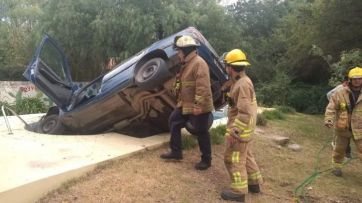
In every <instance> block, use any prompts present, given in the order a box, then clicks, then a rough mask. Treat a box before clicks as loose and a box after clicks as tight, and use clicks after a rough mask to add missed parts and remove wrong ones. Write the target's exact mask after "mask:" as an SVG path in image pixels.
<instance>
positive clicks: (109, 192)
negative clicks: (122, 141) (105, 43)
mask: <svg viewBox="0 0 362 203" xmlns="http://www.w3.org/2000/svg"><path fill="white" fill-rule="evenodd" d="M303 118H306V117H303V116H297V117H295V119H303ZM306 119H309V120H306V121H303V122H306V123H308V126H309V127H313V125H319V124H320V122H321V118H319V117H313V118H309V117H308V118H306ZM283 122H284V121H283ZM283 122H282V124H280V123H273V122H272V123H271V124H269V125H268V127H264V128H259V129H258V131H257V135H255V139H254V141H253V147H252V148H253V151H254V154H255V157H256V159H257V162H258V163H259V166H260V168H261V171H262V173H263V176H264V180H265V182H264V184H263V185H262V193H261V194H256V195H255V194H248V195H247V198H246V202H256V203H257V202H261V203H273V202H278V203H279V202H283V203H284V202H295V199H294V197H293V190H294V189H295V188H296V187H297V186H298V185H299V184H300V183H301V182H302V181H303V180H304V179H305V178H307V177H308V176H309V175H310V174H311V173H312V171H313V168H312V165H313V164H314V162H315V159H314V157H313V156H314V155H315V154H316V152H317V151H318V150H319V149H320V147H321V145H322V143H316V142H315V141H314V140H311V139H310V137H309V138H308V137H303V133H308V134H313V136H320V135H319V134H324V133H326V131H316V132H314V131H313V130H310V129H304V128H303V129H302V128H301V129H299V130H298V128H299V127H300V126H299V125H296V126H292V125H293V124H291V123H288V121H285V123H283ZM304 124H305V123H304ZM285 126H288V127H291V129H294V130H291V129H287V130H285V131H283V130H281V128H285ZM298 126H299V127H298ZM301 126H304V125H301ZM276 133H278V134H279V135H280V134H288V135H289V136H290V137H291V140H292V142H298V143H299V144H301V145H302V147H303V150H302V151H301V152H294V151H291V150H290V149H287V148H285V147H280V146H277V145H276V144H274V143H273V141H271V140H270V139H268V138H266V136H272V135H275V134H276ZM314 134H315V135H314ZM166 150H167V146H163V147H161V148H159V149H155V150H151V151H146V152H144V153H140V154H137V155H133V156H131V157H128V158H126V159H122V160H119V161H114V162H108V163H106V164H103V165H101V166H99V167H98V168H97V169H96V170H94V171H93V172H91V173H89V174H87V175H86V176H84V177H81V178H79V179H75V180H72V181H70V182H68V183H66V184H64V185H63V186H62V187H61V188H59V189H57V190H56V191H53V192H51V193H49V194H48V195H47V196H45V197H43V198H42V199H40V200H39V202H64V203H65V202H87V203H88V202H224V201H223V200H222V199H221V198H220V195H219V193H220V191H221V190H222V188H224V187H226V186H227V185H228V184H229V179H228V176H227V174H226V170H225V168H224V163H223V153H224V145H213V162H212V167H211V168H210V169H208V170H206V171H197V170H195V169H194V164H195V163H197V162H198V161H199V151H198V149H197V148H195V149H192V150H186V151H184V159H183V160H182V161H179V162H166V161H163V160H161V159H160V158H159V155H160V154H161V153H162V152H164V151H166ZM322 159H323V160H327V161H325V162H326V163H325V164H326V165H327V163H328V164H329V161H330V150H327V151H326V152H325V153H324V155H323V156H322ZM361 166H362V164H361V163H360V162H358V161H352V162H351V164H349V166H348V169H346V170H345V174H346V175H345V177H343V178H337V177H334V176H332V175H330V173H328V174H325V175H321V177H320V179H318V180H317V181H316V182H315V183H313V184H312V185H311V186H308V191H307V195H306V196H307V197H309V202H333V203H343V202H346V203H347V202H348V203H351V202H352V203H357V202H361V201H360V200H361V199H362V195H361V194H360V192H358V191H362V180H361V175H362V173H361V170H360V168H361ZM358 177H359V178H358Z"/></svg>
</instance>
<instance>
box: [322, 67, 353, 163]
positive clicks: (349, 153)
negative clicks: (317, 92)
mask: <svg viewBox="0 0 362 203" xmlns="http://www.w3.org/2000/svg"><path fill="white" fill-rule="evenodd" d="M348 72H349V71H348ZM348 72H347V73H346V75H345V76H344V78H343V81H342V84H339V85H337V86H336V87H335V88H333V89H332V90H330V91H329V92H328V93H327V99H328V101H329V100H330V99H331V97H332V95H333V94H334V93H335V92H336V91H337V90H339V89H341V88H343V87H346V86H348ZM335 146H336V136H333V141H332V147H333V149H334V147H335ZM346 158H347V159H351V158H352V148H351V145H350V140H349V141H348V145H347V148H346Z"/></svg>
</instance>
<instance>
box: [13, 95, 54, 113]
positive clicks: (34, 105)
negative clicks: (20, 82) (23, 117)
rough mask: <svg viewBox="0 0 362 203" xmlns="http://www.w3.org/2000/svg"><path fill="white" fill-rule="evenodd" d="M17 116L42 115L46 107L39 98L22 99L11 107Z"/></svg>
mask: <svg viewBox="0 0 362 203" xmlns="http://www.w3.org/2000/svg"><path fill="white" fill-rule="evenodd" d="M13 108H14V110H15V112H16V113H18V114H30V113H44V112H46V111H47V109H48V107H47V106H46V105H45V104H44V103H43V102H42V100H41V99H39V98H22V99H20V100H17V101H16V102H15V106H13Z"/></svg>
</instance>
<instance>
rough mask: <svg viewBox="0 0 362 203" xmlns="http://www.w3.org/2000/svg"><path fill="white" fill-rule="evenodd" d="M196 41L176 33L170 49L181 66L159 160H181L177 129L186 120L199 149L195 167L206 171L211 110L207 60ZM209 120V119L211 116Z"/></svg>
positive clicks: (211, 102)
mask: <svg viewBox="0 0 362 203" xmlns="http://www.w3.org/2000/svg"><path fill="white" fill-rule="evenodd" d="M198 46H200V44H199V43H198V42H197V41H196V40H195V39H194V38H192V37H191V36H188V35H183V36H177V37H175V39H174V49H176V50H177V53H178V56H179V58H180V60H181V64H182V67H181V69H180V71H179V72H178V73H177V75H176V82H175V85H174V92H175V94H176V97H177V108H176V109H174V110H173V112H172V113H171V115H170V118H169V123H170V131H171V138H170V148H171V151H170V152H168V153H164V154H161V156H160V157H161V158H162V159H176V160H181V159H182V158H183V157H182V149H181V128H183V127H185V125H186V123H187V122H190V123H191V124H192V126H193V128H194V131H195V132H196V134H197V140H198V143H199V148H200V151H201V161H200V162H199V163H197V164H196V165H195V169H197V170H206V169H207V168H209V167H210V166H211V141H210V134H209V126H210V123H209V122H210V117H211V118H212V113H211V112H212V110H213V109H214V106H213V100H212V93H211V83H210V73H209V67H208V65H207V63H206V62H205V61H204V60H203V59H202V58H201V57H200V56H199V55H198V54H197V50H196V48H197V47H198ZM211 120H212V119H211Z"/></svg>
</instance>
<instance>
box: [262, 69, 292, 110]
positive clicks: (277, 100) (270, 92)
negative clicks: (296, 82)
mask: <svg viewBox="0 0 362 203" xmlns="http://www.w3.org/2000/svg"><path fill="white" fill-rule="evenodd" d="M289 87H290V79H289V77H288V76H287V75H286V74H285V73H283V72H278V73H277V75H276V77H275V78H274V79H273V80H272V81H271V82H269V83H261V84H259V85H258V86H257V89H256V94H257V100H258V102H259V103H260V104H263V105H266V106H274V105H286V104H287V99H288V97H289V94H290V93H289V91H290V90H289Z"/></svg>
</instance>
